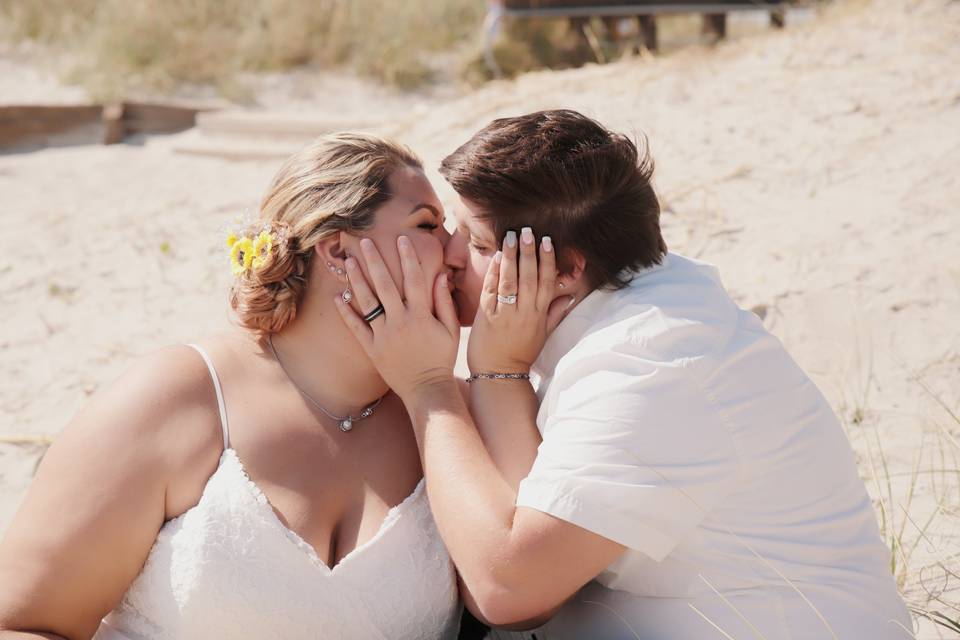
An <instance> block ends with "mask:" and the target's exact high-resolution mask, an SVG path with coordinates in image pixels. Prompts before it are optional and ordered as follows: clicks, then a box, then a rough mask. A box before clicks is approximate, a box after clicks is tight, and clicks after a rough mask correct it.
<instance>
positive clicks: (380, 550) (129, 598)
mask: <svg viewBox="0 0 960 640" xmlns="http://www.w3.org/2000/svg"><path fill="white" fill-rule="evenodd" d="M191 346H193V345H191ZM194 348H196V349H197V350H198V351H199V352H200V354H201V355H202V356H203V358H204V360H205V361H206V363H207V366H208V367H209V369H210V374H211V376H212V378H213V381H214V386H215V388H216V390H217V401H218V403H219V404H220V418H221V422H222V424H223V432H224V452H223V455H221V457H220V463H219V465H218V467H217V469H216V471H215V472H214V473H213V475H212V476H211V477H210V479H209V480H208V481H207V485H206V487H205V488H204V490H203V495H202V497H201V498H200V501H199V503H198V504H197V505H196V506H194V507H193V508H191V509H189V510H188V511H186V512H185V513H184V514H182V515H180V516H179V517H177V518H174V519H172V520H170V521H168V522H167V523H165V524H164V525H163V527H162V528H161V529H160V532H159V534H158V535H157V539H156V542H155V543H154V545H153V548H152V549H151V551H150V554H149V556H148V557H147V560H146V563H145V564H144V566H143V569H142V571H141V572H140V575H139V576H137V578H136V579H135V580H134V581H133V583H131V585H130V587H129V589H128V590H127V593H126V594H125V595H124V597H123V600H122V601H121V602H120V604H119V605H118V606H117V608H116V609H115V610H114V611H113V612H111V613H110V614H109V615H108V616H107V617H106V618H104V620H103V623H102V624H101V626H100V628H99V630H98V631H97V634H96V635H95V636H94V640H127V639H134V640H141V639H147V638H149V639H151V640H152V639H166V638H169V639H174V638H177V639H180V640H189V639H192V638H205V639H208V638H231V639H238V638H240V639H242V638H257V639H258V640H266V639H269V638H284V639H293V638H324V639H328V640H333V639H338V638H358V639H360V638H362V639H364V640H368V639H369V640H373V639H378V638H383V639H390V640H398V639H402V638H411V639H413V638H416V639H433V638H436V639H445V638H455V637H456V635H457V632H458V629H459V620H460V612H461V607H460V603H459V599H458V594H457V581H456V573H455V570H454V567H453V564H452V563H451V561H450V557H449V555H448V554H447V550H446V548H445V547H444V545H443V542H442V541H441V539H440V536H439V534H438V532H437V530H436V525H435V524H434V521H433V516H432V515H431V513H430V505H429V503H428V501H427V495H426V490H425V486H424V482H423V480H421V481H420V483H419V484H418V485H417V487H416V489H414V491H413V493H411V494H410V495H409V496H408V497H407V498H406V499H405V500H404V501H403V502H402V503H400V504H398V505H397V506H395V507H393V508H392V509H391V510H390V511H389V512H388V514H387V516H386V518H385V519H384V521H383V524H382V525H381V527H380V530H379V531H378V532H377V534H376V535H375V536H374V537H373V538H372V539H370V540H369V541H368V542H367V543H365V544H363V545H361V546H360V547H358V548H357V549H355V550H354V551H352V552H351V553H349V554H348V555H347V556H346V557H344V558H343V559H342V560H341V561H340V562H339V563H338V564H337V565H336V566H334V568H333V569H330V568H329V567H328V566H327V565H326V564H325V563H324V562H323V561H322V560H321V559H320V558H319V557H318V556H317V554H316V552H315V551H314V549H313V547H311V546H310V544H308V543H307V542H306V541H304V540H303V539H302V538H300V536H298V535H297V534H296V533H295V532H293V531H291V530H290V529H289V528H287V527H286V526H284V525H283V524H282V523H281V522H280V520H279V518H278V517H277V515H276V513H274V511H273V508H272V507H271V505H270V504H269V502H268V501H267V498H266V496H265V495H264V494H263V492H261V491H260V489H259V488H258V487H257V485H256V484H254V482H253V481H251V480H250V478H249V477H248V476H247V474H246V472H245V471H244V468H243V464H242V463H241V461H240V459H239V458H238V457H237V453H236V451H234V450H233V449H231V448H230V446H229V432H228V429H227V421H226V412H225V409H224V405H223V395H222V393H221V389H220V382H219V380H218V378H217V374H216V370H215V369H214V367H213V364H212V362H211V361H210V359H209V357H208V356H207V354H206V353H205V352H204V351H203V350H202V349H200V348H199V347H194Z"/></svg>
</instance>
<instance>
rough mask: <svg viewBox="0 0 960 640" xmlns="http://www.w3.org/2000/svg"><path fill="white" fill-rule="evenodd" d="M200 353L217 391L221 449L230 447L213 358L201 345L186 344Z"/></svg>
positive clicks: (224, 411)
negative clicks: (221, 433) (221, 435)
mask: <svg viewBox="0 0 960 640" xmlns="http://www.w3.org/2000/svg"><path fill="white" fill-rule="evenodd" d="M187 346H188V347H192V348H193V349H194V350H196V352H197V353H199V354H200V357H201V358H203V361H204V362H206V363H207V369H209V370H210V377H211V378H212V379H213V388H214V390H215V391H216V392H217V407H218V408H219V409H220V428H221V429H223V449H224V451H226V450H227V449H229V448H230V429H229V428H228V427H227V405H226V404H224V402H223V390H222V389H221V388H220V378H219V376H217V370H216V369H215V368H214V366H213V360H211V359H210V356H209V355H207V352H206V351H205V350H204V348H203V347H201V346H199V345H196V344H188V345H187Z"/></svg>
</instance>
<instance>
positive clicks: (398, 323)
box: [335, 235, 460, 398]
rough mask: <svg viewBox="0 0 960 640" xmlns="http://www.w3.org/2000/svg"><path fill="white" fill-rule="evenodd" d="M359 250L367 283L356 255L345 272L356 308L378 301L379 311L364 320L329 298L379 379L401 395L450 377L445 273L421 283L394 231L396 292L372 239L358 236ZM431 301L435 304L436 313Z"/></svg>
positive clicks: (451, 331) (456, 337) (456, 334)
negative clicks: (399, 276) (397, 260)
mask: <svg viewBox="0 0 960 640" xmlns="http://www.w3.org/2000/svg"><path fill="white" fill-rule="evenodd" d="M360 250H361V255H362V257H363V260H364V261H365V263H366V271H367V273H368V274H369V276H370V281H371V282H369V283H368V282H367V279H366V278H365V277H364V274H363V271H362V270H361V268H360V263H359V262H358V261H357V258H356V257H351V258H348V259H347V261H346V268H347V277H348V279H349V280H350V285H351V287H352V289H353V295H354V298H355V299H356V301H357V305H358V307H359V308H360V309H363V310H364V311H369V310H373V309H374V308H376V307H377V306H378V305H380V304H382V305H383V308H384V313H383V314H381V315H379V316H378V317H376V318H374V319H373V320H372V321H371V322H370V323H369V324H368V323H366V322H365V321H364V319H363V318H362V317H361V316H360V315H358V314H357V312H356V311H354V310H353V308H351V307H350V305H349V304H347V303H345V302H344V301H343V299H342V298H341V297H339V296H338V297H337V298H336V299H335V301H336V305H337V309H338V311H339V312H340V315H341V317H342V318H343V320H344V322H346V324H347V326H348V327H349V328H350V330H351V332H352V333H353V334H354V335H355V336H356V337H357V340H359V341H360V344H361V345H362V346H363V348H364V350H365V351H366V353H367V355H368V356H369V357H370V359H371V361H372V362H373V363H374V365H375V366H376V367H377V370H378V371H379V372H380V375H381V376H382V377H383V379H384V381H385V382H386V383H387V384H388V385H390V388H391V389H393V391H394V392H395V393H396V394H397V395H398V396H400V397H401V398H405V397H406V396H407V394H409V393H411V392H413V391H415V390H417V389H418V388H422V387H423V386H425V385H431V384H434V383H437V382H446V381H448V380H451V379H452V378H453V366H454V363H455V362H456V359H457V347H458V345H459V342H460V323H459V322H458V321H457V312H456V309H455V307H454V305H453V300H452V299H451V297H450V288H449V286H448V282H447V275H446V273H441V274H440V275H438V276H437V277H436V278H435V279H434V280H433V281H432V282H427V281H426V277H425V276H424V272H423V269H422V267H421V265H420V261H419V259H418V258H417V253H416V250H415V249H414V247H413V243H412V242H411V241H410V239H409V238H408V237H406V236H403V235H402V236H400V237H399V238H397V251H398V254H399V257H400V268H401V272H402V282H403V292H404V294H405V295H403V296H402V295H401V294H400V291H399V290H398V289H397V285H396V283H395V282H394V280H393V278H392V277H391V276H390V272H389V270H388V269H387V266H386V264H385V263H384V260H383V257H382V256H381V255H380V252H379V251H377V247H376V245H375V244H374V243H373V241H371V240H369V239H367V238H364V239H363V240H361V242H360ZM371 283H372V286H371ZM431 292H432V296H431ZM431 299H432V301H433V305H431ZM431 306H434V307H435V308H436V316H434V313H433V310H432V309H431Z"/></svg>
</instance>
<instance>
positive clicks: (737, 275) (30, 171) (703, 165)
mask: <svg viewBox="0 0 960 640" xmlns="http://www.w3.org/2000/svg"><path fill="white" fill-rule="evenodd" d="M958 68H960V3H958V2H955V1H954V2H946V1H943V0H937V1H926V0H920V1H916V2H903V1H899V0H890V1H889V2H880V1H878V2H874V3H870V2H855V3H852V4H841V5H839V6H835V7H832V8H830V9H828V10H825V11H824V12H822V14H821V15H820V16H818V17H817V18H816V19H815V20H813V21H812V22H809V23H808V24H804V25H802V26H796V27H791V28H788V29H786V30H785V31H782V32H776V31H769V32H764V33H760V34H754V35H751V36H750V37H748V38H743V39H740V40H736V41H728V42H726V43H723V44H721V45H720V46H718V47H715V48H692V49H685V50H683V51H680V52H677V53H674V54H671V55H669V56H664V57H658V58H646V57H645V58H634V59H629V60H624V61H620V62H617V63H613V64H610V65H605V66H591V67H587V68H583V69H579V70H571V71H563V72H542V73H532V74H528V75H525V76H523V77H521V78H519V79H517V80H514V81H499V82H494V83H491V84H489V85H487V86H485V87H483V88H482V89H480V90H476V91H469V90H467V89H450V90H444V91H440V92H430V93H422V94H415V95H398V94H394V93H392V92H389V91H387V90H384V89H382V88H379V87H373V86H370V85H369V84H367V83H365V82H362V81H357V80H355V79H341V80H337V77H336V76H330V75H329V74H328V75H319V74H310V73H296V74H283V75H279V76H271V77H269V78H268V79H261V80H259V81H257V82H259V83H260V84H259V85H258V87H259V89H258V93H257V94H256V95H257V100H258V103H259V106H260V108H264V109H274V110H304V109H308V110H316V111H317V112H321V113H327V112H329V113H334V112H336V113H344V112H346V113H349V114H351V115H356V116H357V117H358V118H364V119H370V118H374V119H376V120H377V122H378V123H380V125H381V126H382V127H383V128H384V129H385V130H388V131H389V132H390V133H392V134H393V135H395V136H396V137H398V138H400V139H401V140H403V141H404V142H406V143H408V144H410V145H411V146H412V147H413V148H414V149H415V150H416V151H418V152H419V153H420V154H421V155H422V156H423V158H424V160H425V161H426V163H427V164H428V165H429V166H430V167H431V170H432V173H431V175H432V177H434V178H435V185H436V186H437V187H438V190H439V191H440V193H441V195H442V197H443V199H444V201H445V202H446V203H448V204H450V205H452V203H453V198H452V197H451V192H450V190H449V189H448V188H447V187H446V185H444V184H443V183H442V181H441V180H440V179H439V178H438V177H437V176H436V174H435V173H434V172H433V170H434V169H435V167H436V166H437V164H438V162H439V160H440V159H441V158H442V157H443V156H444V155H445V154H447V153H449V152H450V151H452V150H453V149H454V148H455V147H456V146H458V145H459V144H460V143H462V142H463V141H464V140H466V138H467V137H468V136H469V135H470V134H472V133H473V132H474V131H475V130H476V129H478V128H479V127H481V126H483V125H484V124H486V123H487V122H488V121H489V120H490V119H492V118H494V117H497V116H501V115H510V114H518V113H523V112H528V111H532V110H536V109H541V108H554V107H569V108H573V109H578V110H581V111H583V112H585V113H587V114H590V115H592V116H594V117H596V118H598V119H599V120H601V121H602V122H604V123H605V124H607V125H609V126H610V127H612V128H615V129H619V130H623V131H627V132H634V133H639V132H644V133H645V134H646V135H647V136H648V137H649V142H650V145H651V148H652V151H653V153H654V157H655V158H656V160H657V173H656V180H657V187H658V191H659V193H660V194H661V196H662V198H663V201H664V205H665V211H664V215H663V224H664V228H665V234H666V238H667V241H668V244H669V245H670V247H671V248H672V249H673V250H675V251H679V252H680V253H684V254H686V255H689V256H693V257H696V258H700V259H703V260H706V261H709V262H712V263H714V264H716V265H717V266H718V267H719V268H720V272H721V274H722V276H723V279H724V282H725V284H726V285H727V287H728V289H729V290H730V291H731V293H732V294H733V296H734V297H735V299H736V300H737V301H738V302H739V303H740V304H741V306H743V307H745V308H753V309H755V310H756V311H757V312H758V313H759V314H761V315H762V316H763V317H764V322H765V324H766V326H767V327H768V328H769V329H770V330H771V331H772V332H773V333H774V334H776V335H777V336H778V337H779V338H780V339H781V340H782V341H783V342H784V344H785V345H786V347H787V349H788V350H789V351H790V352H791V353H792V354H793V356H794V357H795V358H796V359H797V361H798V362H799V363H800V365H801V366H802V367H803V368H804V369H805V370H806V371H807V372H808V373H809V374H810V375H811V376H812V377H813V379H814V381H815V382H816V383H817V384H818V386H819V387H820V388H821V390H822V391H823V392H824V393H825V394H826V396H827V397H828V399H829V400H830V402H831V403H832V405H833V406H834V408H835V409H836V411H837V412H838V414H839V415H840V416H841V417H842V418H843V421H844V423H845V426H846V428H847V430H848V434H849V436H850V439H851V442H852V444H853V446H854V449H855V450H856V452H857V455H858V459H859V461H860V469H861V473H862V475H863V477H864V479H865V481H866V483H867V486H868V489H869V490H870V492H871V494H872V495H873V496H874V498H875V499H876V501H877V507H878V517H880V518H882V519H883V521H884V522H885V526H886V531H887V532H888V535H889V532H890V531H891V523H892V524H893V525H894V526H893V528H892V530H893V531H894V532H897V531H899V530H900V528H901V526H902V527H903V534H902V536H900V537H901V538H902V541H903V545H904V546H903V548H902V549H901V550H900V551H899V552H898V553H897V554H895V555H894V558H895V563H894V564H896V570H897V571H899V572H901V573H900V575H901V576H902V578H903V588H904V592H905V594H906V596H907V598H908V600H909V601H910V602H912V603H917V604H923V603H925V602H926V601H927V600H929V599H930V597H929V596H928V595H927V592H928V591H931V592H933V594H934V595H937V596H938V597H939V598H940V600H943V601H944V602H945V603H946V604H943V603H941V604H937V603H936V602H934V603H933V604H931V605H930V606H931V607H933V608H939V609H940V610H943V611H947V612H950V609H949V607H950V606H951V605H952V606H960V605H958V604H957V603H958V602H960V579H957V578H956V577H954V578H948V579H947V581H946V583H944V581H943V579H941V578H934V576H941V575H943V574H942V572H941V573H937V571H938V569H937V564H938V563H946V565H947V566H948V567H950V568H951V569H952V570H953V571H954V572H955V573H956V572H957V568H958V567H960V556H958V553H960V473H958V472H957V471H956V469H957V467H958V464H957V460H958V458H960V422H958V421H957V420H956V419H955V418H951V417H950V415H949V412H950V411H952V412H953V413H954V414H957V413H960V332H958V330H957V327H958V326H960V324H958V318H960V251H958V232H960V213H958V203H960V72H958ZM331 78H333V80H331ZM318 87H319V88H325V89H324V90H319V89H318ZM338 88H339V89H338ZM328 96H330V97H329V98H328ZM333 96H335V97H333ZM14 98H15V99H14ZM37 100H49V101H53V102H58V101H73V100H77V94H76V90H74V89H73V88H66V87H62V86H59V85H58V84H57V83H56V82H55V81H54V80H51V79H50V77H49V75H48V72H47V71H44V70H42V69H36V68H34V67H32V66H30V64H29V63H28V62H26V61H23V60H17V59H6V60H5V59H3V58H0V101H3V102H5V103H14V102H33V101H37ZM182 135H190V134H189V133H188V134H182ZM179 137H180V136H164V137H154V138H150V139H141V140H134V141H131V142H130V143H127V144H123V145H117V146H112V147H101V146H92V145H86V146H74V147H62V148H50V149H45V150H42V151H37V152H32V153H25V154H14V155H3V156H0V216H2V218H0V222H2V228H3V230H4V232H5V233H6V234H7V237H6V240H5V241H4V242H3V243H2V244H3V249H2V251H0V307H2V308H3V309H4V316H3V324H2V331H0V375H2V381H3V383H2V385H0V437H4V438H7V439H10V438H12V437H21V436H22V437H24V438H27V439H31V438H41V437H43V436H49V437H55V436H56V434H57V432H58V431H59V430H60V429H62V427H63V426H64V425H65V424H66V423H67V421H68V420H69V419H70V417H71V416H72V415H73V414H74V413H75V412H76V411H77V410H78V408H79V407H81V406H82V405H83V404H84V402H85V401H86V400H87V398H88V396H89V395H90V394H91V393H92V392H94V391H95V390H96V389H98V388H100V387H102V386H104V385H106V384H108V383H109V382H110V381H111V380H112V379H114V378H115V377H116V376H117V375H119V373H120V372H121V371H122V370H123V369H124V368H126V367H127V366H128V365H129V364H130V363H131V361H132V360H133V359H134V358H136V357H137V356H139V355H140V354H143V353H145V352H148V351H150V350H152V349H155V348H157V347H159V346H162V345H166V344H170V343H176V342H182V341H186V340H190V339H191V338H194V337H197V336H200V335H203V334H205V333H207V332H210V331H213V330H216V329H217V327H218V326H220V325H221V324H222V323H223V322H225V321H227V319H228V314H227V303H226V289H227V284H228V279H229V270H228V267H227V263H226V259H225V256H224V252H223V249H222V234H221V233H220V230H221V229H222V226H223V225H224V223H226V222H227V221H228V220H230V219H231V218H232V217H234V216H235V215H237V214H240V213H243V212H246V211H252V210H254V209H255V207H256V204H257V201H258V199H259V197H260V195H261V194H262V192H263V190H264V188H265V186H266V184H267V182H268V180H269V178H270V177H271V175H272V173H273V172H274V171H275V169H276V168H277V166H278V163H277V162H272V161H271V162H246V163H237V162H229V161H224V160H217V159H210V158H197V157H190V156H185V155H181V154H176V153H174V152H173V151H172V149H173V147H174V146H175V145H176V144H177V140H178V138H179ZM42 451H43V446H41V445H33V444H23V443H20V444H0V531H2V530H3V529H4V528H5V527H6V525H7V524H8V523H9V521H10V519H11V518H12V517H13V513H14V511H15V509H16V506H17V504H18V503H19V501H20V500H21V498H22V496H23V493H24V491H25V489H26V487H27V486H28V484H29V482H30V478H31V476H32V473H33V469H34V465H35V464H36V461H37V460H38V458H39V456H40V454H41V453H42ZM913 478H915V481H913V482H911V481H912V479H913ZM888 479H889V483H888ZM911 483H912V484H913V485H914V489H913V491H912V498H911V497H910V496H911V491H910V485H911ZM905 513H906V514H909V517H908V516H906V515H905ZM931 514H933V519H932V521H931V524H930V525H929V526H928V527H927V530H926V533H925V534H924V536H922V537H921V536H920V534H919V533H918V531H919V529H923V528H924V526H925V523H926V522H927V520H928V517H929V516H930V515H931ZM894 537H896V535H895V536H894ZM915 540H919V543H918V544H917V545H916V547H915V549H914V550H913V551H912V553H910V551H911V545H912V544H913V541H915ZM905 563H906V569H904V568H903V567H904V564H905ZM924 567H926V568H925V569H924V571H923V572H921V569H922V568H924ZM921 578H923V580H921ZM944 584H946V587H944ZM944 588H945V589H946V591H945V592H941V591H939V590H941V589H944ZM951 615H953V617H957V616H958V611H957V610H953V611H952V613H951ZM905 637H906V635H905ZM918 637H929V638H937V637H941V636H940V635H938V632H937V630H936V629H934V628H933V627H932V626H931V625H929V624H925V625H923V626H922V629H921V632H920V634H919V636H918ZM942 637H956V636H950V635H949V634H948V632H946V631H945V630H943V631H942Z"/></svg>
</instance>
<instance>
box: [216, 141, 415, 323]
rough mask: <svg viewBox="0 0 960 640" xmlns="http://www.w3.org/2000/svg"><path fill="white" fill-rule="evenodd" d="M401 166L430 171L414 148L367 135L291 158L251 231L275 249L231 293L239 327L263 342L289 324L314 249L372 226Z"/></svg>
mask: <svg viewBox="0 0 960 640" xmlns="http://www.w3.org/2000/svg"><path fill="white" fill-rule="evenodd" d="M402 167H411V168H414V169H421V170H422V168H423V165H422V163H421V162H420V159H419V158H417V156H416V155H414V153H413V152H412V151H410V149H408V148H407V147H405V146H403V145H400V144H397V143H395V142H391V141H389V140H385V139H383V138H380V137H377V136H374V135H370V134H365V133H335V134H330V135H325V136H322V137H320V138H318V139H317V140H315V141H314V142H312V143H311V144H310V145H309V146H307V147H306V148H304V149H303V150H301V151H299V152H298V153H296V154H294V155H293V156H291V157H290V158H289V159H287V161H286V162H284V164H283V166H282V167H281V168H280V170H279V171H278V172H277V175H276V176H274V178H273V182H272V183H271V185H270V188H269V189H268V190H267V194H266V195H265V196H264V198H263V201H262V202H261V203H260V213H259V219H258V220H257V221H256V222H255V223H253V224H252V225H250V229H248V230H247V233H246V234H247V235H250V236H251V237H255V236H256V234H257V233H259V232H260V230H261V229H264V228H268V229H270V230H271V231H272V233H273V236H274V238H275V241H274V245H273V250H272V251H270V253H269V255H268V256H267V258H266V261H265V262H264V264H263V266H262V267H260V268H258V269H255V270H252V271H248V272H246V273H243V274H241V275H239V276H237V279H236V281H235V282H234V284H233V286H232V287H231V289H230V306H231V307H232V308H233V310H234V311H235V312H236V314H237V318H238V320H239V322H240V324H241V325H242V326H244V327H246V328H247V329H250V330H252V331H254V332H255V333H257V334H258V335H260V336H261V337H262V336H264V335H266V334H269V333H275V332H277V331H280V330H281V329H283V328H284V327H285V326H287V325H288V324H289V323H290V322H291V321H292V320H293V319H294V318H295V317H296V315H297V306H298V305H299V303H300V301H301V300H302V299H303V295H304V292H305V291H306V287H307V276H308V274H309V268H310V262H311V258H312V256H313V255H315V254H314V250H313V247H314V245H315V244H316V243H317V242H319V241H321V240H323V239H324V238H327V237H329V236H330V235H332V234H334V233H337V232H339V231H347V232H350V233H358V232H361V231H363V230H365V229H369V228H370V227H372V226H373V224H374V219H375V217H376V211H377V209H378V208H379V207H380V206H381V205H383V204H384V203H386V202H387V201H388V200H390V198H391V197H392V195H393V194H392V193H390V189H389V186H388V184H387V179H388V178H389V177H390V175H391V174H392V173H393V172H394V171H396V170H397V169H400V168H402Z"/></svg>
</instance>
